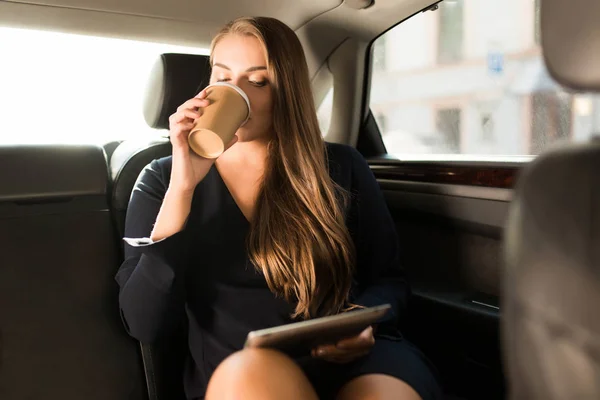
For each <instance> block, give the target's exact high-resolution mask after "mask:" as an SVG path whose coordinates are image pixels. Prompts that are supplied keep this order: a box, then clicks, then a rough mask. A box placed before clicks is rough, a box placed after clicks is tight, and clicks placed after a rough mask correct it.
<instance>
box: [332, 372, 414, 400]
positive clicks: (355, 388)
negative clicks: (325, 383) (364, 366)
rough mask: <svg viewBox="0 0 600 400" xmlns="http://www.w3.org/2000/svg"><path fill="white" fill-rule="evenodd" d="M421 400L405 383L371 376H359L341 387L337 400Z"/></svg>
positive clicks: (384, 376)
mask: <svg viewBox="0 0 600 400" xmlns="http://www.w3.org/2000/svg"><path fill="white" fill-rule="evenodd" d="M387 399H402V400H422V399H421V396H419V395H418V394H417V392H416V391H415V390H414V389H413V388H412V387H410V386H409V385H408V384H407V383H406V382H404V381H401V380H400V379H397V378H394V377H392V376H387V375H381V374H371V375H363V376H359V377H358V378H355V379H353V380H351V381H350V382H348V383H347V384H346V385H344V386H343V387H342V389H341V390H340V392H339V393H338V395H337V400H387Z"/></svg>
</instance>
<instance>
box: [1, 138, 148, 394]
mask: <svg viewBox="0 0 600 400" xmlns="http://www.w3.org/2000/svg"><path fill="white" fill-rule="evenodd" d="M107 185H108V168H107V164H106V159H105V156H104V152H103V150H102V149H101V148H98V147H93V146H76V147H75V146H73V147H68V146H19V147H0V244H1V246H2V251H1V252H0V398H2V399H5V400H10V399H38V398H39V399H61V400H76V399H77V400H80V399H86V400H93V399H97V400H105V399H111V400H118V399H121V400H130V399H133V400H138V399H140V400H141V399H145V398H146V396H147V395H146V391H145V387H144V376H143V369H142V362H141V358H140V355H139V349H138V347H137V344H136V342H135V340H132V339H131V338H129V337H128V336H127V334H126V333H125V330H124V329H123V327H122V323H121V320H120V317H119V311H118V310H119V307H118V304H117V298H118V287H117V284H116V282H115V281H114V275H115V273H116V270H117V268H118V265H119V263H118V259H119V253H118V246H117V238H116V237H115V231H114V227H113V225H112V219H111V215H110V212H109V207H108V204H107V203H108V201H107V199H108V196H107Z"/></svg>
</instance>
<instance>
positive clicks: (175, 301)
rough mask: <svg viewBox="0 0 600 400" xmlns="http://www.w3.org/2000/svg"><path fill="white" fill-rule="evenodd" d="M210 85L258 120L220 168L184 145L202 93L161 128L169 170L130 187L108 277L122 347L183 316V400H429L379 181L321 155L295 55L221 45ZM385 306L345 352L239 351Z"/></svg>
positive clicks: (268, 23) (292, 42)
mask: <svg viewBox="0 0 600 400" xmlns="http://www.w3.org/2000/svg"><path fill="white" fill-rule="evenodd" d="M211 63H212V67H213V69H212V75H211V83H213V82H218V81H224V82H231V83H233V84H236V85H238V86H239V87H241V88H242V89H243V90H244V91H245V92H246V94H247V95H248V97H249V99H250V103H251V105H252V116H251V119H250V120H249V121H248V123H246V124H245V125H244V126H243V127H242V128H240V129H239V130H238V131H237V133H236V138H235V139H234V140H233V141H232V143H230V144H229V146H228V149H227V150H226V151H225V152H224V153H223V154H222V155H221V156H220V157H219V158H218V159H217V160H216V161H213V160H208V159H203V158H200V157H198V156H196V155H195V154H193V153H192V152H191V151H190V149H189V147H188V143H187V136H188V133H189V131H190V129H191V127H192V124H193V121H194V120H195V119H196V118H198V117H199V116H200V115H201V113H202V109H203V107H206V106H207V105H208V102H207V100H206V99H205V96H206V94H205V93H204V92H201V93H200V94H199V95H198V96H197V97H196V98H193V99H190V100H189V101H187V102H185V103H184V104H183V105H181V106H180V107H179V108H178V110H177V112H176V113H175V114H173V115H172V116H171V117H170V135H171V142H172V144H173V155H172V157H168V158H164V159H160V160H157V161H154V162H152V163H151V164H150V166H149V167H147V168H146V169H145V171H144V172H143V173H142V174H141V176H140V178H139V180H138V183H137V184H136V187H135V189H134V192H133V195H132V198H131V202H130V205H129V210H128V213H127V221H126V228H125V231H126V232H125V233H126V236H128V237H144V236H148V235H149V234H150V237H149V238H148V239H145V240H144V239H134V240H128V243H129V245H128V246H126V251H125V262H124V263H123V265H122V267H121V269H120V270H119V273H118V275H117V281H118V282H119V284H120V287H121V290H120V297H119V300H120V306H121V311H122V314H123V317H124V320H125V323H126V325H127V328H128V331H129V332H130V334H131V335H132V336H134V337H136V338H137V339H139V340H140V341H142V342H152V341H154V340H155V339H156V338H157V337H158V336H159V335H161V334H163V333H164V332H165V331H167V330H169V329H170V328H171V327H173V326H174V325H176V324H177V323H178V321H180V318H182V317H185V318H187V323H188V327H189V329H188V337H189V350H190V355H189V359H188V363H187V365H186V377H185V388H186V393H187V396H188V398H190V399H192V398H203V397H204V396H206V398H207V399H209V400H212V399H229V398H231V399H233V398H235V399H238V398H244V399H316V398H322V399H325V398H334V397H337V398H338V399H342V400H348V399H359V398H361V399H363V398H377V399H387V398H394V399H396V398H399V399H407V400H408V399H411V400H412V399H424V400H428V399H435V398H438V397H439V388H438V386H437V384H436V381H435V379H434V378H433V376H432V373H431V371H430V369H429V367H428V365H427V363H426V361H425V359H424V357H422V356H421V355H420V353H419V352H418V350H416V349H415V348H414V347H413V346H412V345H410V344H409V343H408V342H406V341H404V340H403V339H402V338H401V336H400V335H399V333H398V331H397V329H396V326H397V324H398V320H399V318H401V317H402V316H403V315H404V314H405V312H406V310H405V305H406V300H407V293H408V287H407V284H406V281H405V279H404V275H403V272H402V270H401V269H400V266H399V259H398V253H399V248H398V237H397V235H396V233H395V230H394V223H393V221H392V219H391V217H390V215H389V212H388V211H387V208H386V205H385V202H384V200H383V197H382V195H381V193H380V191H379V188H378V185H377V182H376V181H375V179H374V177H373V175H372V174H371V172H370V170H369V167H368V165H367V164H366V162H365V161H364V159H363V158H362V157H361V156H360V154H359V153H358V152H356V151H355V150H354V149H353V148H351V147H347V146H342V145H325V143H324V142H323V140H322V137H321V133H320V130H319V126H318V122H317V117H316V112H315V106H314V104H313V100H312V94H311V87H310V80H309V74H308V68H307V65H306V60H305V58H304V52H303V49H302V46H301V44H300V42H299V40H298V38H297V37H296V35H295V34H294V32H293V31H292V30H291V29H290V28H288V27H287V26H286V25H284V24H283V23H281V22H279V21H277V20H275V19H271V18H241V19H238V20H235V21H233V22H231V23H229V24H228V25H227V26H225V27H224V28H223V30H222V31H221V32H220V33H219V34H218V35H217V36H216V37H215V38H214V40H213V44H212V48H211ZM382 303H391V304H392V306H393V312H392V313H389V314H390V317H389V318H388V319H387V320H386V321H382V322H381V324H379V325H378V326H377V327H376V331H374V330H373V328H369V329H367V330H365V331H364V332H362V333H361V334H360V335H358V336H357V337H354V338H349V339H346V340H342V341H340V342H339V343H337V344H333V345H327V346H322V347H320V348H318V349H314V351H313V354H312V357H310V356H309V357H303V358H301V359H294V360H292V359H290V358H289V357H287V356H285V355H283V354H281V353H278V352H275V351H272V350H241V348H242V346H243V343H244V340H245V337H246V334H247V333H248V332H249V331H251V330H256V329H261V328H265V327H271V326H276V325H281V324H285V323H289V322H293V321H295V320H302V319H308V318H312V317H317V316H324V315H331V314H336V313H339V312H342V311H344V310H346V309H348V308H350V307H352V306H355V305H360V306H372V305H377V304H382Z"/></svg>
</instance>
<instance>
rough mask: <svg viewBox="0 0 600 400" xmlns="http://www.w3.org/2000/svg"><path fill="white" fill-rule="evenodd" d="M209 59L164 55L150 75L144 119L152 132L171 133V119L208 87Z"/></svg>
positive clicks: (195, 56) (189, 55)
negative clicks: (159, 130) (181, 107)
mask: <svg viewBox="0 0 600 400" xmlns="http://www.w3.org/2000/svg"><path fill="white" fill-rule="evenodd" d="M209 80H210V61H209V57H208V56H202V55H192V54H162V55H161V56H160V58H159V59H158V60H157V61H156V63H155V64H154V67H153V68H152V71H151V72H150V78H149V79H148V84H147V86H146V95H145V100H144V118H145V119H146V123H147V124H148V125H149V126H150V127H151V128H156V129H169V116H171V114H173V113H174V112H175V111H176V110H177V107H179V106H180V105H181V104H183V103H184V102H185V101H186V100H189V99H191V98H192V97H194V96H195V95H196V94H198V92H199V91H200V90H202V89H203V88H204V87H205V86H207V85H208V82H209Z"/></svg>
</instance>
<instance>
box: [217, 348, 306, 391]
mask: <svg viewBox="0 0 600 400" xmlns="http://www.w3.org/2000/svg"><path fill="white" fill-rule="evenodd" d="M241 398H243V399H249V400H251V399H264V400H268V399H283V398H285V399H290V400H294V399H298V400H299V399H308V400H312V399H315V400H316V399H317V395H316V394H315V392H314V389H313V388H312V385H311V384H310V382H309V381H308V379H307V378H306V376H305V375H304V373H303V372H302V370H301V369H300V368H299V367H298V366H297V365H296V363H295V362H294V361H292V360H291V359H290V358H289V357H287V356H286V355H284V354H283V353H280V352H278V351H274V350H267V349H246V350H242V351H239V352H237V353H234V354H232V355H231V356H229V357H228V358H226V359H225V360H224V361H223V362H222V363H221V364H220V365H219V366H218V367H217V369H216V370H215V372H214V373H213V376H212V377H211V379H210V382H209V384H208V388H207V391H206V399H207V400H230V399H231V400H233V399H241Z"/></svg>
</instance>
